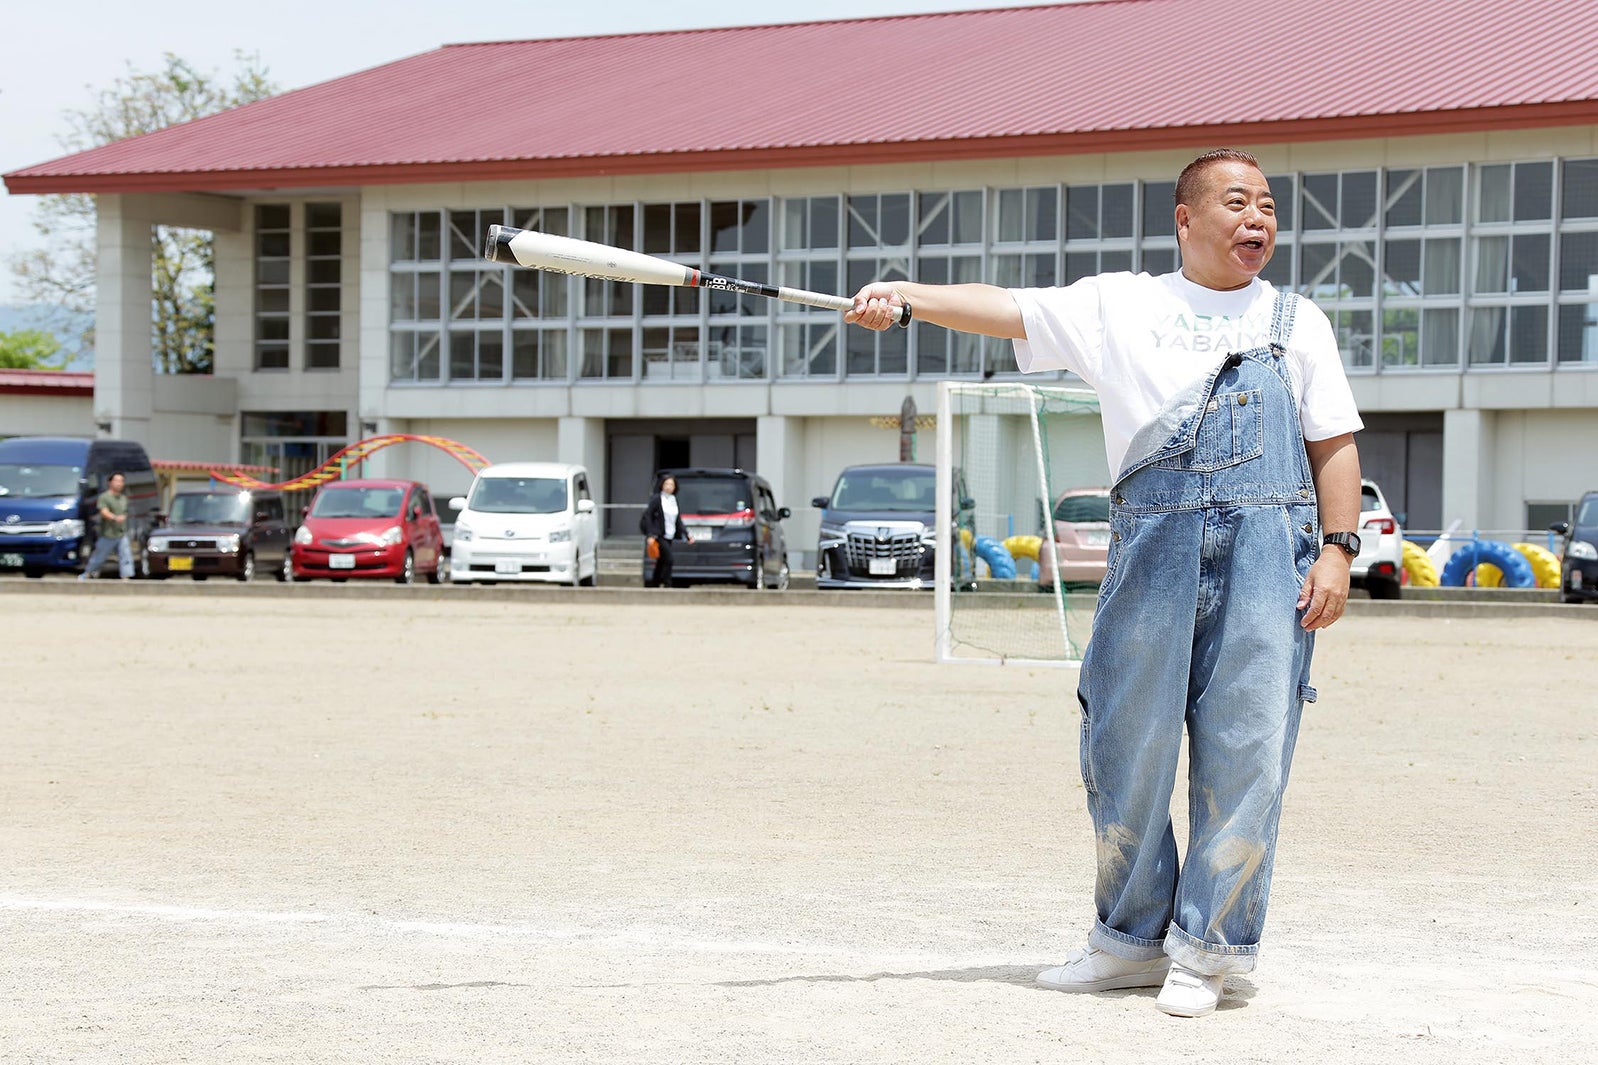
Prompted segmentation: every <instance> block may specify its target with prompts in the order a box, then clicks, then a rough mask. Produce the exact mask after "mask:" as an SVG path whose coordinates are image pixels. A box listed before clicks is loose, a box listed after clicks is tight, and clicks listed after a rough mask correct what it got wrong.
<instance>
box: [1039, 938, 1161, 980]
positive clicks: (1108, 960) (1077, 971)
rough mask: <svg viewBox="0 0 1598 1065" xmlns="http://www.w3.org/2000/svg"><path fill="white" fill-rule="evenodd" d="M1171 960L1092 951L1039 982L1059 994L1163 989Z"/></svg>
mask: <svg viewBox="0 0 1598 1065" xmlns="http://www.w3.org/2000/svg"><path fill="white" fill-rule="evenodd" d="M1170 967H1171V959H1170V958H1167V957H1163V956H1162V957H1158V958H1154V959H1151V960H1149V961H1131V960H1128V959H1126V958H1122V957H1118V956H1116V955H1114V954H1106V953H1105V952H1104V951H1102V950H1100V949H1098V948H1097V947H1089V948H1088V949H1087V950H1084V951H1079V952H1077V953H1076V954H1074V955H1072V957H1071V959H1070V960H1069V961H1067V962H1066V963H1065V964H1064V965H1061V966H1059V967H1057V968H1054V969H1045V970H1044V971H1043V972H1041V973H1039V974H1038V977H1037V982H1038V983H1040V984H1042V985H1043V986H1044V987H1052V988H1054V989H1055V990H1056V991H1114V990H1116V989H1117V988H1122V987H1159V986H1160V984H1161V982H1162V981H1164V979H1165V971H1166V970H1167V969H1169V968H1170Z"/></svg>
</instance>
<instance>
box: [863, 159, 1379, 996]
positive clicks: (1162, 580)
mask: <svg viewBox="0 0 1598 1065" xmlns="http://www.w3.org/2000/svg"><path fill="white" fill-rule="evenodd" d="M1175 198H1176V229H1177V240H1178V243H1179V245H1180V248H1181V256H1182V268H1181V270H1180V271H1178V272H1176V273H1172V274H1167V275H1164V276H1161V277H1151V276H1149V275H1147V274H1137V275H1133V274H1124V273H1123V274H1103V275H1100V276H1097V277H1090V278H1084V279H1083V280H1081V281H1078V282H1076V283H1075V284H1073V285H1070V286H1068V287H1066V288H1061V289H1032V290H1016V291H1006V290H1003V289H999V288H995V287H993V286H988V285H954V286H933V285H920V284H911V283H895V284H883V283H878V284H874V285H868V286H866V287H865V288H863V289H861V291H860V292H859V293H858V294H857V295H856V296H855V305H854V309H853V310H851V311H850V312H849V313H848V315H847V316H846V320H848V321H851V322H858V323H859V324H861V325H864V326H866V327H868V328H872V329H884V328H887V327H888V325H889V324H890V323H891V322H892V320H893V318H894V316H895V315H896V313H897V312H896V310H895V308H896V306H897V305H898V304H901V303H905V302H908V303H909V304H910V305H911V307H912V309H913V311H914V314H915V317H916V318H917V319H920V320H922V321H928V322H933V323H935V324H939V325H944V326H948V327H949V328H953V329H960V330H964V331H968V332H975V333H983V334H986V335H989V336H997V337H1006V338H1010V339H1012V340H1014V341H1015V348H1016V358H1017V362H1018V363H1019V365H1020V368H1021V369H1022V370H1023V371H1035V370H1055V369H1067V370H1071V371H1074V372H1075V373H1077V374H1079V375H1080V376H1081V377H1082V378H1083V379H1084V380H1086V381H1087V382H1088V383H1089V384H1090V385H1092V386H1093V387H1094V388H1095V389H1097V390H1098V393H1099V402H1100V406H1101V409H1102V412H1103V419H1104V437H1105V447H1106V452H1107V454H1108V457H1109V461H1110V467H1111V469H1113V470H1117V471H1119V472H1118V473H1117V475H1116V479H1115V488H1114V490H1113V493H1112V508H1111V543H1110V554H1109V561H1108V567H1107V573H1106V575H1105V578H1104V584H1103V586H1102V587H1101V589H1100V596H1099V605H1098V608H1097V612H1096V614H1095V617H1094V629H1093V636H1092V639H1091V641H1090V642H1089V645H1088V648H1087V651H1086V653H1085V656H1084V660H1083V663H1082V675H1081V681H1080V685H1079V688H1078V692H1077V696H1078V699H1079V701H1080V702H1081V705H1082V722H1083V725H1082V776H1083V781H1084V783H1085V785H1086V788H1087V801H1088V808H1089V812H1090V813H1091V814H1092V817H1093V824H1094V830H1095V833H1096V835H1097V843H1098V849H1097V864H1098V875H1097V882H1096V888H1095V903H1096V907H1097V912H1098V918H1097V920H1096V921H1095V922H1094V925H1093V928H1092V931H1091V932H1090V934H1089V936H1088V944H1087V949H1086V950H1085V951H1082V952H1080V953H1078V954H1077V955H1075V956H1073V957H1072V958H1071V959H1070V960H1069V961H1067V963H1066V964H1064V965H1062V966H1060V967H1058V968H1054V969H1050V970H1048V971H1046V972H1044V973H1042V974H1041V975H1040V976H1039V977H1038V981H1039V982H1040V983H1042V984H1044V985H1045V986H1048V987H1053V988H1058V989H1060V990H1064V991H1105V990H1110V989H1112V988H1126V987H1156V986H1158V987H1161V991H1160V994H1159V997H1158V999H1157V1000H1156V1004H1157V1006H1158V1007H1159V1009H1161V1010H1162V1011H1164V1012H1166V1013H1169V1014H1173V1015H1177V1016H1186V1017H1197V1016H1203V1015H1204V1014H1207V1013H1209V1012H1211V1011H1213V1010H1214V1009H1215V1007H1216V1004H1217V1003H1218V1002H1219V1000H1220V997H1221V994H1222V992H1223V983H1224V979H1225V976H1226V974H1227V973H1243V972H1248V971H1250V970H1252V969H1253V967H1254V963H1255V958H1256V955H1257V954H1258V951H1259V940H1260V930H1261V927H1262V925H1263V923H1264V917H1265V905H1266V898H1267V895H1268V892H1269V888H1270V877H1271V866H1272V859H1273V854H1274V849H1275V843H1276V829H1277V824H1278V820H1279V817H1280V813H1281V801H1282V793H1283V790H1284V788H1285V787H1286V784H1287V775H1288V767H1289V764H1290V762H1291V759H1292V751H1293V744H1294V741H1295V739H1296V737H1297V734H1298V721H1299V715H1300V713H1301V711H1302V709H1303V703H1304V702H1305V701H1313V700H1314V698H1315V693H1314V689H1312V688H1310V687H1309V683H1308V681H1309V663H1310V653H1311V649H1312V646H1313V639H1314V637H1313V633H1314V632H1315V631H1316V630H1318V629H1323V628H1325V627H1326V626H1328V625H1330V624H1332V623H1333V622H1335V621H1336V620H1337V619H1338V618H1339V617H1340V616H1342V613H1343V608H1344V604H1345V602H1346V600H1347V598H1348V585H1349V575H1348V571H1349V564H1350V561H1351V559H1352V557H1353V556H1354V555H1356V554H1358V552H1359V543H1358V537H1357V536H1356V535H1355V533H1354V530H1355V529H1356V527H1357V525H1358V520H1359V499H1360V474H1359V457H1358V454H1357V453H1356V451H1355V447H1354V442H1353V433H1354V432H1355V431H1357V430H1358V429H1360V428H1362V427H1363V425H1362V423H1361V421H1360V418H1359V414H1358V411H1357V410H1356V409H1355V406H1354V402H1353V397H1352V395H1351V393H1350V391H1349V388H1348V382H1347V379H1346V377H1345V376H1344V374H1343V368H1342V361H1341V359H1340V357H1339V353H1338V349H1337V343H1336V340H1335V337H1334V336H1333V333H1332V328H1331V325H1330V323H1329V322H1328V321H1327V318H1326V315H1325V314H1324V313H1322V312H1321V311H1320V310H1319V309H1318V308H1316V307H1315V306H1314V305H1313V304H1311V303H1309V302H1308V301H1307V300H1302V299H1299V298H1298V297H1296V296H1292V295H1290V294H1286V293H1278V292H1276V290H1275V289H1273V288H1272V286H1271V285H1269V284H1268V283H1266V282H1263V281H1261V280H1259V276H1258V275H1259V273H1260V271H1261V270H1263V269H1264V268H1265V265H1266V263H1268V262H1269V261H1270V258H1271V253H1272V251H1273V250H1274V249H1275V245H1276V213H1275V201H1274V200H1273V199H1272V198H1271V190H1270V186H1269V184H1268V183H1267V182H1266V180H1265V175H1264V174H1263V173H1262V172H1261V170H1260V167H1259V164H1258V162H1257V161H1256V160H1255V159H1254V157H1253V156H1251V155H1248V154H1247V153H1245V152H1240V151H1235V150H1231V149H1221V150H1217V151H1213V152H1208V153H1206V154H1204V155H1202V156H1200V157H1199V158H1198V159H1195V160H1194V161H1193V162H1192V163H1191V164H1189V165H1188V167H1187V168H1186V169H1185V170H1184V171H1183V172H1182V175H1181V177H1180V179H1179V180H1178V181H1177V185H1176V197H1175ZM1317 526H1319V528H1320V529H1322V530H1324V533H1325V536H1324V537H1323V538H1317V537H1316V536H1315V531H1316V529H1317ZM1184 724H1185V725H1186V729H1187V732H1188V737H1189V745H1190V754H1189V765H1190V776H1191V780H1190V787H1189V795H1190V803H1189V806H1190V811H1189V820H1190V824H1189V832H1188V850H1187V855H1186V860H1185V862H1181V863H1179V862H1178V858H1177V853H1176V842H1175V835H1174V832H1173V829H1172V826H1171V818H1170V798H1171V791H1172V788H1173V785H1174V783H1175V781H1174V777H1175V771H1176V765H1177V758H1178V755H1179V753H1180V750H1181V743H1182V731H1183V726H1184Z"/></svg>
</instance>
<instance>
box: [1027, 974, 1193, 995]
mask: <svg viewBox="0 0 1598 1065" xmlns="http://www.w3.org/2000/svg"><path fill="white" fill-rule="evenodd" d="M1166 972H1167V970H1166V969H1155V970H1152V971H1150V972H1146V973H1129V974H1127V975H1126V976H1106V977H1104V978H1103V979H1102V980H1093V981H1089V982H1087V983H1070V984H1060V983H1055V982H1054V981H1053V980H1045V979H1043V977H1042V976H1039V977H1038V978H1037V984H1038V986H1040V987H1047V988H1049V989H1050V990H1052V991H1066V992H1072V991H1077V992H1084V993H1092V992H1094V991H1122V990H1125V989H1127V988H1133V987H1164V986H1165V974H1166Z"/></svg>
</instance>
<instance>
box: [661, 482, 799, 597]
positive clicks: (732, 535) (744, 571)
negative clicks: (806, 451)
mask: <svg viewBox="0 0 1598 1065" xmlns="http://www.w3.org/2000/svg"><path fill="white" fill-rule="evenodd" d="M667 477H672V478H675V479H676V481H677V509H678V513H679V515H680V516H681V520H682V523H683V525H685V526H686V527H687V529H688V535H690V536H692V537H693V542H692V543H683V542H681V541H679V542H677V543H676V544H675V545H674V550H673V552H672V554H673V557H672V567H671V583H672V586H673V587H676V588H681V587H683V586H685V585H689V584H697V583H702V582H729V581H730V582H733V583H737V584H742V585H744V586H745V587H747V588H754V589H761V588H775V589H776V590H778V591H785V590H786V589H787V587H788V543H787V541H786V540H785V539H784V538H783V535H782V520H783V519H784V518H786V517H789V511H788V508H787V507H779V506H777V500H776V497H775V496H774V495H772V492H771V485H770V484H768V483H767V481H766V479H765V478H764V477H761V476H760V475H759V474H754V473H749V472H747V471H745V470H739V469H697V468H696V469H679V470H660V471H659V472H657V473H656V474H655V484H654V491H656V492H658V491H660V484H661V482H662V481H664V480H665V479H666V478H667ZM654 570H655V560H654V559H652V558H649V557H648V556H647V555H646V556H645V558H644V583H645V584H648V583H649V582H650V580H651V579H652V578H653V577H654Z"/></svg>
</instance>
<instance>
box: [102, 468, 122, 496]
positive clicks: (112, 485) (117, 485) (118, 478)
mask: <svg viewBox="0 0 1598 1065" xmlns="http://www.w3.org/2000/svg"><path fill="white" fill-rule="evenodd" d="M124 483H125V482H124V481H123V479H122V475H121V474H120V473H115V474H112V475H111V480H110V482H109V483H108V484H107V485H106V487H107V488H109V489H111V491H113V492H115V493H116V494H117V495H121V494H122V485H123V484H124Z"/></svg>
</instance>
